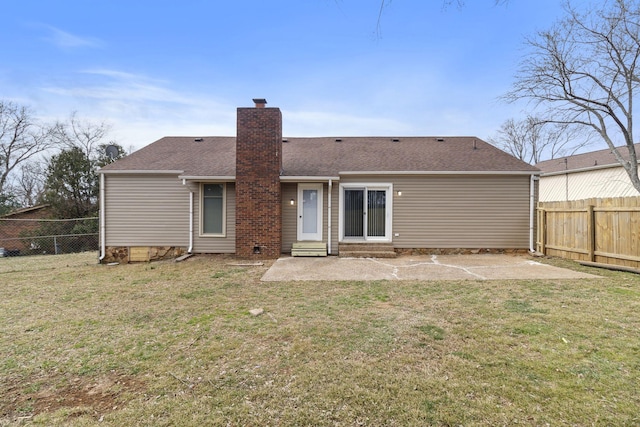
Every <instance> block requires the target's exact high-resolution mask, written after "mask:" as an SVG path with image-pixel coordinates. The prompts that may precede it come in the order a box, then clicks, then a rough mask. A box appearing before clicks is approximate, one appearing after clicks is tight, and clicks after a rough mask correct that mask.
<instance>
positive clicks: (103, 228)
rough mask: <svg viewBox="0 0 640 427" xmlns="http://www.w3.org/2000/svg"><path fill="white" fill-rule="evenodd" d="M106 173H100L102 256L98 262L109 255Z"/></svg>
mask: <svg viewBox="0 0 640 427" xmlns="http://www.w3.org/2000/svg"><path fill="white" fill-rule="evenodd" d="M104 199H105V197H104V174H103V173H101V174H100V257H99V258H98V262H99V263H100V262H102V260H103V259H104V257H105V256H106V255H107V242H106V237H107V236H105V231H106V229H107V226H106V220H105V217H104V212H105V206H104Z"/></svg>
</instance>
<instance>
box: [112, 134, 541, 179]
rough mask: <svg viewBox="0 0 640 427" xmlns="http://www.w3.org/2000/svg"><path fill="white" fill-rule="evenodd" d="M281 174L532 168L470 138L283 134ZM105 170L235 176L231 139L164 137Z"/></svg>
mask: <svg viewBox="0 0 640 427" xmlns="http://www.w3.org/2000/svg"><path fill="white" fill-rule="evenodd" d="M284 141H285V142H283V144H282V152H283V159H282V162H283V175H284V176H338V175H339V173H340V172H375V171H380V172H400V171H409V172H537V171H538V169H537V168H535V167H534V166H531V165H529V164H527V163H525V162H523V161H521V160H519V159H517V158H515V157H513V156H511V155H509V154H507V153H505V152H504V151H501V150H499V149H498V148H496V147H494V146H492V145H491V144H488V143H486V142H484V141H482V140H481V139H478V138H475V137H444V138H436V137H399V138H393V139H392V138H390V137H343V138H336V137H322V138H285V139H284ZM103 170H104V171H127V170H132V171H133V170H138V171H144V170H181V171H184V172H183V174H184V175H188V176H234V175H235V138H234V137H202V138H201V140H200V141H198V140H197V139H196V137H165V138H162V139H160V140H158V141H156V142H154V143H153V144H150V145H148V146H146V147H144V148H142V149H141V150H139V151H136V152H134V153H133V154H131V155H130V156H127V157H125V158H124V159H121V160H118V161H117V162H115V163H112V164H110V165H108V166H105V167H104V168H103Z"/></svg>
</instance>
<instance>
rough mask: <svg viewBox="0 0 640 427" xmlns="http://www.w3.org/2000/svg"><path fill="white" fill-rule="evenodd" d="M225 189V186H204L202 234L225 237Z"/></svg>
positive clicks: (202, 192) (202, 191)
mask: <svg viewBox="0 0 640 427" xmlns="http://www.w3.org/2000/svg"><path fill="white" fill-rule="evenodd" d="M225 189H226V188H225V185H224V184H202V186H201V194H202V204H201V208H200V213H201V219H202V220H201V221H200V224H201V225H200V229H201V234H203V235H209V236H224V234H225V233H224V229H225V214H224V213H225Z"/></svg>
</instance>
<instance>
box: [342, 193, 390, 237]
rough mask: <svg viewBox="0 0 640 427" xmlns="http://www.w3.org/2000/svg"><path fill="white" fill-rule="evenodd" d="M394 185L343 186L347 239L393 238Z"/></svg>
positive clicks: (344, 226)
mask: <svg viewBox="0 0 640 427" xmlns="http://www.w3.org/2000/svg"><path fill="white" fill-rule="evenodd" d="M390 191H391V186H390V185H388V186H380V187H378V186H376V187H369V186H360V187H358V186H351V185H344V186H343V188H342V207H343V208H342V224H343V226H342V237H343V238H344V239H346V240H356V241H357V240H381V241H384V240H390V232H389V228H390V221H391V212H390V206H389V203H388V202H389V201H390V199H389V197H388V195H389V194H390Z"/></svg>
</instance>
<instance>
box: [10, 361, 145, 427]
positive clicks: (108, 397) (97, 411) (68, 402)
mask: <svg viewBox="0 0 640 427" xmlns="http://www.w3.org/2000/svg"><path fill="white" fill-rule="evenodd" d="M0 388H1V389H2V390H3V394H2V396H1V397H0V410H1V412H2V418H3V419H8V420H14V421H17V420H28V419H31V418H33V417H35V416H37V415H39V414H42V413H45V412H48V413H53V412H56V411H58V410H65V411H66V415H67V416H70V417H79V416H83V415H88V416H91V417H95V418H96V419H98V420H99V419H100V418H101V417H102V416H103V415H104V414H106V413H109V412H112V411H115V410H117V409H119V408H122V407H123V406H124V405H125V404H126V399H124V398H123V397H124V396H126V395H130V394H132V393H136V392H139V391H141V390H144V389H145V384H144V382H143V381H141V380H140V379H139V378H136V377H132V376H126V375H120V374H117V373H110V374H108V375H105V376H101V377H97V378H96V377H93V378H84V377H78V376H76V377H64V376H60V375H57V376H40V377H32V378H20V379H16V378H14V379H10V378H5V379H4V380H3V381H2V382H1V383H0Z"/></svg>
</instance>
